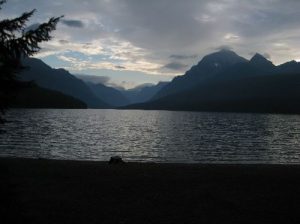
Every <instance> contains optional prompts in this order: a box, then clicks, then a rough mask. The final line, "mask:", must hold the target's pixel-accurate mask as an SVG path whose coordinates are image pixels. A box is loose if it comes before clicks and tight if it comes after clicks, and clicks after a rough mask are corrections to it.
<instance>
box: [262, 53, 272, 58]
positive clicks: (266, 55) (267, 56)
mask: <svg viewBox="0 0 300 224" xmlns="http://www.w3.org/2000/svg"><path fill="white" fill-rule="evenodd" d="M263 56H264V57H265V58H266V59H271V55H270V54H269V53H263Z"/></svg>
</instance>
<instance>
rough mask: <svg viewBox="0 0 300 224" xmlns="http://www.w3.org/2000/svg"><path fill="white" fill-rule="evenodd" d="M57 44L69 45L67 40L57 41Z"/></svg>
mask: <svg viewBox="0 0 300 224" xmlns="http://www.w3.org/2000/svg"><path fill="white" fill-rule="evenodd" d="M59 43H61V44H68V43H70V41H68V40H59Z"/></svg>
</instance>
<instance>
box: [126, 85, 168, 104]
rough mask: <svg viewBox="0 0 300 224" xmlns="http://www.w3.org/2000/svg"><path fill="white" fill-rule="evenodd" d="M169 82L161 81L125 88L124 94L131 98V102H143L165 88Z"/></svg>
mask: <svg viewBox="0 0 300 224" xmlns="http://www.w3.org/2000/svg"><path fill="white" fill-rule="evenodd" d="M167 84H168V82H159V83H158V84H156V85H153V84H143V85H140V86H137V87H135V88H133V89H129V90H123V91H122V93H123V95H124V96H125V97H126V98H127V99H129V102H130V103H131V104H134V103H142V102H146V101H148V100H150V99H151V98H152V97H153V96H154V95H155V94H156V93H157V92H159V91H160V90H161V89H162V88H164V87H165V86H166V85H167Z"/></svg>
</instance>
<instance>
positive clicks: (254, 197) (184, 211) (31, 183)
mask: <svg viewBox="0 0 300 224" xmlns="http://www.w3.org/2000/svg"><path fill="white" fill-rule="evenodd" d="M0 183H1V185H0V186H1V188H0V196H1V198H2V205H1V207H0V215H1V217H2V218H4V220H6V222H3V223H14V222H16V223H227V222H228V223H230V222H231V223H275V222H276V223H278V222H279V223H299V220H300V206H299V205H300V165H297V164H291V165H284V164H244V165H242V164H182V163H180V164H175V163H125V164H116V165H109V164H108V162H98V161H72V160H48V159H25V158H0ZM2 220H3V219H2Z"/></svg>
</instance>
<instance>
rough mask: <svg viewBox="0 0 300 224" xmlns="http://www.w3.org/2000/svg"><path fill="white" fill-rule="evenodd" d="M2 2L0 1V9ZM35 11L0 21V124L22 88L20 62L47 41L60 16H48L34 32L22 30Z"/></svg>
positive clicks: (4, 1) (2, 0)
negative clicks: (14, 97)
mask: <svg viewBox="0 0 300 224" xmlns="http://www.w3.org/2000/svg"><path fill="white" fill-rule="evenodd" d="M4 3H6V0H0V10H1V9H2V6H3V4H4ZM35 11H36V10H35V9H34V10H32V11H30V12H25V13H23V14H22V15H21V16H19V17H17V18H14V19H4V20H2V21H0V122H1V121H3V119H2V116H3V114H4V112H5V111H6V109H7V108H8V107H9V105H10V103H11V100H12V99H13V96H14V95H15V94H16V92H17V91H18V90H19V89H20V88H23V87H24V83H22V82H20V81H18V78H17V74H18V73H19V72H20V70H22V69H24V67H22V64H21V59H22V58H25V57H29V56H32V55H34V54H35V53H37V52H38V51H39V50H40V49H41V48H40V46H39V44H40V43H42V42H44V41H49V40H50V39H51V36H50V33H51V31H53V30H55V28H56V25H57V23H58V22H59V20H60V18H61V17H56V18H55V17H52V18H50V19H49V21H48V22H46V23H43V24H40V25H39V26H38V27H37V28H36V29H26V28H27V25H26V23H27V22H28V21H29V19H30V17H31V16H32V15H33V14H34V13H35Z"/></svg>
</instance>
